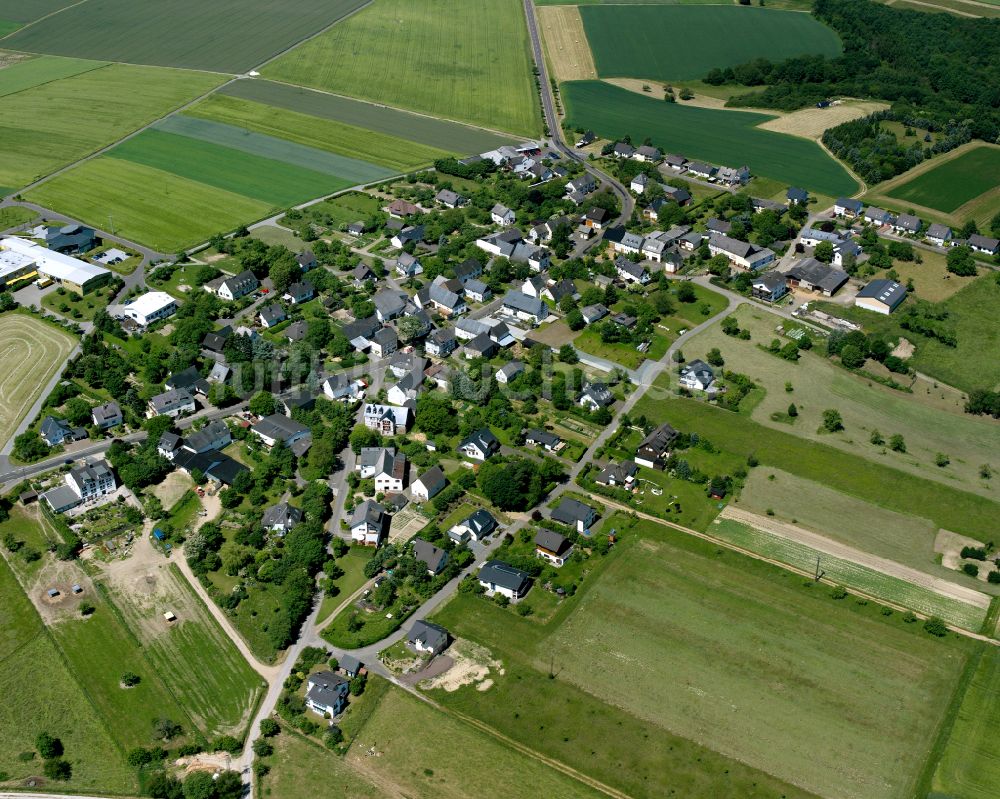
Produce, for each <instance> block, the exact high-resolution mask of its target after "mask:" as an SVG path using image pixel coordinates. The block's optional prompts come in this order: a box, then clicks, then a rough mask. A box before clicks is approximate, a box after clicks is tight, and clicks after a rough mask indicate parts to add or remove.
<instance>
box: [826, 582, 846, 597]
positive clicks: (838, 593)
mask: <svg viewBox="0 0 1000 799" xmlns="http://www.w3.org/2000/svg"><path fill="white" fill-rule="evenodd" d="M830 596H831V597H832V598H833V599H844V598H845V597H846V596H847V589H846V588H844V587H843V586H842V585H835V586H834V587H833V588H832V589H830Z"/></svg>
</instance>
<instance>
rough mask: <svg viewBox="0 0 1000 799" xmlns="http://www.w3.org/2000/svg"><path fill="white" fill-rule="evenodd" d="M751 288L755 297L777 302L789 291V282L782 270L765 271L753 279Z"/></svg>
mask: <svg viewBox="0 0 1000 799" xmlns="http://www.w3.org/2000/svg"><path fill="white" fill-rule="evenodd" d="M750 290H751V292H752V294H753V297H754V299H758V300H764V301H765V302H777V301H778V300H780V299H781V298H782V297H784V296H785V295H786V294H787V293H788V283H787V282H785V276H784V275H783V274H781V272H775V271H773V270H772V271H770V272H764V273H763V274H760V275H758V276H757V277H755V278H754V279H753V283H751V284H750Z"/></svg>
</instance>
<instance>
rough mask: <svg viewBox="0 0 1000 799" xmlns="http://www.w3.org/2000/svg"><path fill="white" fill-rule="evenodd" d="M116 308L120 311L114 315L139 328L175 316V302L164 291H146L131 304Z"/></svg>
mask: <svg viewBox="0 0 1000 799" xmlns="http://www.w3.org/2000/svg"><path fill="white" fill-rule="evenodd" d="M116 307H117V308H119V309H120V313H119V314H116V315H119V316H120V317H125V318H127V319H131V320H132V321H134V322H135V323H136V324H137V325H139V326H140V327H148V326H149V325H151V324H153V323H154V322H158V321H159V320H161V319H166V318H167V317H168V316H172V315H173V314H175V313H176V312H177V300H175V299H174V298H173V297H171V296H170V295H169V294H167V293H166V292H165V291H147V292H146V293H145V294H143V295H141V296H139V297H136V298H135V299H134V300H132V301H131V302H127V303H125V304H124V305H122V306H116Z"/></svg>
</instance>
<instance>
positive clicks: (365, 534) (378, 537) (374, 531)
mask: <svg viewBox="0 0 1000 799" xmlns="http://www.w3.org/2000/svg"><path fill="white" fill-rule="evenodd" d="M348 527H349V528H350V530H351V540H352V541H353V542H354V543H356V544H363V545H365V546H373V547H377V546H378V545H379V544H380V543H381V541H382V536H384V535H385V534H386V533H387V532H388V528H389V516H388V515H387V514H386V512H385V508H383V507H382V506H381V505H380V504H379V503H377V502H375V501H374V500H372V499H366V500H365V501H364V502H362V503H361V504H359V505H358V506H357V507H355V509H354V513H352V514H351V518H350V521H349V522H348Z"/></svg>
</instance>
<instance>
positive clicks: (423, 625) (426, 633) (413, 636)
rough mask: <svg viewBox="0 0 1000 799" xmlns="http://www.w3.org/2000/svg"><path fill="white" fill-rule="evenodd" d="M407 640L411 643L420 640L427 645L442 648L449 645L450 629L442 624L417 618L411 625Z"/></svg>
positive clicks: (437, 648)
mask: <svg viewBox="0 0 1000 799" xmlns="http://www.w3.org/2000/svg"><path fill="white" fill-rule="evenodd" d="M406 640H407V641H409V642H410V643H415V642H416V641H420V642H421V643H422V644H423V645H424V646H425V647H430V648H432V649H436V650H440V649H444V647H446V646H447V645H448V631H447V630H446V629H445V628H444V627H442V626H441V625H440V624H434V623H433V622H430V621H426V620H424V619H417V620H416V621H415V622H413V626H412V627H410V634H409V635H408V636H407V637H406Z"/></svg>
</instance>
